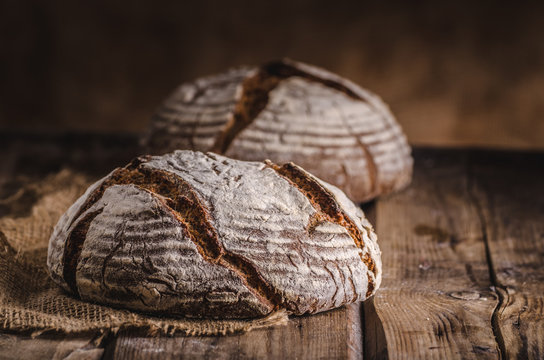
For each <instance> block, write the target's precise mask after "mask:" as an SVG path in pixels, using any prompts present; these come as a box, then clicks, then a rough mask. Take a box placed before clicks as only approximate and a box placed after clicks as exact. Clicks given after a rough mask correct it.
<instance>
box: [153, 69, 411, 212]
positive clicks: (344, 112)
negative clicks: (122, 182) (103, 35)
mask: <svg viewBox="0 0 544 360" xmlns="http://www.w3.org/2000/svg"><path fill="white" fill-rule="evenodd" d="M144 142H145V144H146V147H147V151H149V152H151V153H154V154H160V153H164V152H169V151H173V150H176V149H192V150H198V151H213V152H216V153H219V154H225V155H226V156H229V157H231V158H235V159H241V160H250V161H262V160H264V159H271V160H272V161H275V162H278V163H284V162H289V161H293V162H295V163H296V164H299V165H300V166H302V167H303V168H305V169H306V170H308V171H309V172H311V173H313V174H315V175H316V176H317V177H319V178H321V179H323V180H325V181H327V182H329V183H331V184H333V185H336V186H338V187H339V188H341V189H342V190H343V191H344V192H345V193H346V194H347V195H348V197H349V198H351V199H352V200H354V201H358V202H359V201H365V200H369V199H372V198H374V197H376V196H378V195H381V194H385V193H388V192H390V191H393V190H398V189H400V188H403V187H404V186H406V185H407V184H408V183H409V182H410V179H411V174H412V163H413V161H412V158H411V156H410V147H409V146H408V144H407V141H406V137H405V136H404V134H403V132H402V129H401V128H400V126H399V124H398V123H397V122H396V120H395V118H394V117H393V115H392V114H391V112H390V111H389V109H388V107H387V106H386V105H385V104H384V103H383V102H382V101H381V100H380V99H379V98H378V97H377V96H376V95H374V94H372V93H371V92H369V91H368V90H365V89H363V88H361V87H359V86H357V85H356V84H354V83H352V82H351V81H349V80H346V79H344V78H341V77H339V76H337V75H335V74H332V73H330V72H328V71H325V70H323V69H320V68H316V67H314V66H310V65H307V64H303V63H299V62H295V61H290V60H284V61H279V62H274V63H269V64H266V65H264V66H261V67H244V68H237V69H232V70H230V71H227V72H225V73H223V74H220V75H216V76H210V77H206V78H201V79H198V80H196V81H194V82H191V83H186V84H183V85H181V86H180V87H179V88H178V89H177V90H176V91H175V92H174V93H173V94H172V95H171V96H170V97H169V98H168V99H166V101H165V102H164V103H163V105H162V106H161V107H160V108H159V110H158V111H157V113H156V114H155V116H154V117H153V119H152V121H151V126H150V129H149V132H148V134H147V137H146V138H145V141H144Z"/></svg>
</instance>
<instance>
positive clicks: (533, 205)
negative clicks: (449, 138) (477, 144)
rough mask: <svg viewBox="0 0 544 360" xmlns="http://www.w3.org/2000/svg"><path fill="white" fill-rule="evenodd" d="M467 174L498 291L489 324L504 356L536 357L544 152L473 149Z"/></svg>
mask: <svg viewBox="0 0 544 360" xmlns="http://www.w3.org/2000/svg"><path fill="white" fill-rule="evenodd" d="M499 164H500V165H499ZM470 175H471V178H472V182H471V183H472V184H471V185H472V186H471V189H472V191H473V195H474V199H475V202H476V203H477V205H478V210H479V211H478V214H479V216H480V218H481V222H482V229H483V232H484V236H485V238H486V241H487V245H488V257H489V261H490V265H491V266H492V276H493V282H494V285H495V287H496V290H497V291H498V292H499V295H500V307H499V308H497V309H496V312H495V314H494V317H493V325H494V326H495V329H496V334H497V337H498V340H499V344H500V345H501V347H502V350H503V352H504V357H505V358H507V359H542V358H544V195H543V194H542V190H543V184H544V156H543V155H542V154H537V153H532V154H531V153H519V154H516V153H513V154H501V155H500V156H499V155H498V154H495V153H485V152H484V153H477V154H475V155H473V156H472V161H471V169H470Z"/></svg>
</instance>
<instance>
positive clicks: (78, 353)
mask: <svg viewBox="0 0 544 360" xmlns="http://www.w3.org/2000/svg"><path fill="white" fill-rule="evenodd" d="M95 340H96V341H95ZM100 342H101V341H100V340H99V339H97V338H96V336H95V335H88V334H87V335H60V334H57V335H43V336H39V337H36V338H33V337H30V336H26V335H20V334H6V333H0V359H1V360H18V359H25V360H42V359H52V360H62V359H88V360H98V359H101V358H102V355H103V353H104V349H103V348H101V347H100Z"/></svg>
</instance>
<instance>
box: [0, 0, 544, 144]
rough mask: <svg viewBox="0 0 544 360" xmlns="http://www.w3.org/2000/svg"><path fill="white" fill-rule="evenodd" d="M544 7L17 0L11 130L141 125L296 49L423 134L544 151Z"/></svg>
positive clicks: (2, 94) (6, 23) (426, 140)
mask: <svg viewBox="0 0 544 360" xmlns="http://www.w3.org/2000/svg"><path fill="white" fill-rule="evenodd" d="M543 39H544V6H542V5H535V4H531V3H516V4H514V3H511V4H509V5H499V4H498V2H491V1H489V2H487V1H484V2H479V1H459V2H453V1H452V2H442V3H441V4H438V3H437V2H434V1H430V0H429V1H396V2H385V1H383V2H382V1H373V2H362V1H361V2H349V3H347V2H341V1H300V0H276V1H268V2H264V1H262V2H261V1H238V0H236V1H217V2H211V1H194V2H182V1H154V2H151V1H149V2H132V1H117V2H113V1H112V2H105V1H86V2H83V1H80V2H75V1H16V0H11V1H3V2H1V5H0V59H1V66H0V131H33V132H36V131H47V132H51V131H53V132H55V131H70V130H76V131H98V132H114V131H131V132H138V131H141V130H143V129H145V127H146V126H147V122H148V119H149V117H150V116H151V114H152V113H153V110H154V109H155V108H156V106H157V105H158V104H159V102H160V101H161V100H162V99H163V98H164V97H165V96H166V95H167V94H168V93H169V92H170V91H172V90H173V89H174V87H176V86H177V85H178V84H179V83H180V82H182V81H186V80H190V79H193V78H196V77H198V76H201V75H206V74H210V73H214V72H219V71H222V70H224V69H225V68H227V67H229V66H233V65H240V64H256V63H260V62H263V61H266V60H270V59H275V58H280V57H283V56H288V57H291V58H294V59H297V60H302V61H306V62H309V63H313V64H316V65H319V66H322V67H325V68H328V69H329V70H332V71H334V72H337V73H339V74H341V75H344V76H346V77H348V78H351V79H352V80H354V81H355V82H357V83H359V84H361V85H363V86H365V87H367V88H369V89H371V90H373V91H374V92H376V93H378V94H380V95H381V96H382V97H383V98H384V100H385V101H386V102H388V103H389V104H390V105H391V108H392V109H393V111H394V113H395V114H396V115H397V118H398V119H399V121H400V122H401V124H402V125H403V126H404V128H405V131H406V133H407V134H408V137H409V140H410V141H411V142H412V143H415V144H435V145H467V144H468V145H481V146H500V147H514V148H544V121H542V116H543V114H544V101H543V100H544V40H543Z"/></svg>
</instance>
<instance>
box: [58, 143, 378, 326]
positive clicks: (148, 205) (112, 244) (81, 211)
mask: <svg viewBox="0 0 544 360" xmlns="http://www.w3.org/2000/svg"><path fill="white" fill-rule="evenodd" d="M48 267H49V270H50V273H51V276H52V278H53V279H54V280H55V281H56V282H57V283H58V284H59V285H61V286H62V287H63V288H64V289H66V290H67V291H70V292H72V293H73V294H75V295H76V296H79V297H80V298H82V299H83V300H89V301H96V302H99V303H104V304H109V305H113V306H119V307H125V308H129V309H133V310H139V311H144V312H150V313H160V314H167V315H174V316H186V317H198V318H252V317H260V316H265V315H267V314H269V313H270V312H272V311H274V310H279V309H286V310H287V311H288V312H289V313H292V314H297V315H300V314H304V313H316V312H320V311H325V310H329V309H332V308H335V307H339V306H342V305H344V304H348V303H351V302H354V301H359V300H364V299H366V298H367V297H369V296H371V295H372V294H373V293H374V292H375V291H376V289H377V288H378V286H379V283H380V281H381V260H380V251H379V248H378V245H377V238H376V235H375V233H374V231H373V230H372V227H371V225H370V224H369V222H368V221H367V220H366V218H365V217H364V214H363V213H362V211H361V210H360V209H359V208H358V207H356V206H355V205H354V204H353V203H352V202H351V201H350V200H349V199H348V198H347V197H346V196H345V195H344V194H343V193H342V192H341V191H340V190H339V189H337V188H336V187H334V186H331V185H329V184H327V183H325V182H323V181H321V180H319V179H318V178H316V177H314V176H312V175H311V174H309V173H307V172H306V171H305V170H303V169H302V168H300V167H298V166H296V165H294V164H292V163H289V164H285V165H283V166H279V165H276V164H274V163H272V162H270V161H266V162H245V161H238V160H232V159H229V158H226V157H223V156H220V155H216V154H213V153H208V154H204V153H200V152H193V151H176V152H174V153H171V154H167V155H164V156H153V157H151V156H147V157H140V158H138V159H136V160H134V161H133V162H131V163H130V164H129V165H127V166H126V167H124V168H118V169H116V170H114V171H113V172H111V173H110V174H109V175H108V176H106V177H105V178H103V179H101V180H100V181H98V182H97V183H95V184H94V185H92V186H91V187H90V188H89V189H88V190H87V192H86V193H85V194H84V195H83V196H82V197H81V198H80V199H78V200H77V201H76V203H75V204H74V205H73V206H72V207H71V208H70V209H69V210H68V211H67V212H66V213H65V214H64V215H63V216H62V217H61V219H60V220H59V223H58V224H57V226H56V227H55V229H54V232H53V234H52V236H51V239H50V244H49V252H48Z"/></svg>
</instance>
